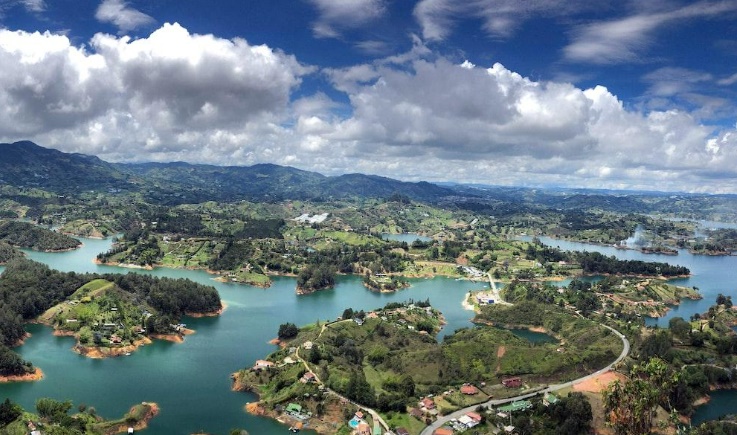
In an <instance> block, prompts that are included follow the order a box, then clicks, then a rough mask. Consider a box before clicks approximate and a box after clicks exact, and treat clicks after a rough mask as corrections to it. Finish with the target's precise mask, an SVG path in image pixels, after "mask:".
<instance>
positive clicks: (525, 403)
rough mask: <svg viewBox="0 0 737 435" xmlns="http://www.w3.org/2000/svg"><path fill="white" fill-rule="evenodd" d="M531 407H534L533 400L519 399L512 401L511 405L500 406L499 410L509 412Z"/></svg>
mask: <svg viewBox="0 0 737 435" xmlns="http://www.w3.org/2000/svg"><path fill="white" fill-rule="evenodd" d="M530 408H532V402H530V401H529V400H517V401H516V402H512V403H510V404H509V405H505V406H500V407H499V411H501V412H505V413H509V412H517V411H524V410H525V409H530Z"/></svg>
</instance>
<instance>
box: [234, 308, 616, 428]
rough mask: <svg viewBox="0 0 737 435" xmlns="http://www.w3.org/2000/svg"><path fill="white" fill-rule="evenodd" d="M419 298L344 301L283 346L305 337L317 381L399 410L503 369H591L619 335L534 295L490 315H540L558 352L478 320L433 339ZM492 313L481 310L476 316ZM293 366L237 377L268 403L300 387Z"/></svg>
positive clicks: (433, 319)
mask: <svg viewBox="0 0 737 435" xmlns="http://www.w3.org/2000/svg"><path fill="white" fill-rule="evenodd" d="M420 305H423V304H421V303H411V304H391V305H388V306H387V307H385V308H384V309H381V310H376V311H375V312H373V313H364V312H363V311H354V310H352V309H346V310H345V312H344V313H343V318H344V319H345V320H343V321H338V322H336V323H334V324H331V325H329V326H328V327H326V328H325V329H324V330H323V329H322V328H314V326H311V327H306V328H303V329H302V330H300V331H299V333H298V334H297V335H296V337H295V338H294V339H293V341H290V342H289V345H290V346H295V345H299V344H300V343H303V342H305V341H307V340H311V341H312V342H313V344H312V346H311V348H310V349H309V350H304V349H303V350H302V352H304V353H302V354H301V356H302V357H303V358H305V359H306V360H307V361H309V363H310V366H311V368H312V370H313V371H315V373H316V374H317V375H318V376H319V378H320V379H321V380H322V382H324V383H325V385H327V386H328V387H330V388H331V389H333V390H335V391H338V392H339V393H341V394H343V395H345V396H346V397H349V398H351V399H352V400H355V401H357V402H358V403H361V404H364V405H367V406H371V407H376V408H377V409H379V410H381V411H384V412H392V411H397V412H405V411H406V407H407V406H408V405H411V404H413V403H416V401H417V400H418V398H420V397H423V396H424V395H426V394H431V393H434V394H439V393H441V392H443V391H447V390H449V389H453V388H457V387H458V386H459V385H463V384H466V383H472V384H475V385H485V384H488V385H496V384H499V383H500V382H501V379H502V378H504V377H507V376H524V377H525V379H526V381H528V382H531V383H536V382H547V381H548V380H553V379H555V380H560V379H565V378H569V377H570V378H572V377H575V376H577V375H579V374H580V372H581V371H582V370H583V371H588V370H591V371H594V370H596V369H599V368H601V367H602V366H604V365H606V364H607V363H609V362H611V361H613V360H614V359H615V358H616V356H617V354H618V353H619V350H620V349H621V342H620V340H619V339H618V338H617V337H616V336H614V335H613V334H611V333H610V332H609V331H608V330H605V329H604V328H600V327H597V326H596V325H595V324H594V323H593V322H591V321H589V320H585V319H580V318H578V317H574V316H571V315H569V314H566V313H564V312H562V311H560V310H557V309H555V308H553V309H549V308H547V307H544V306H542V305H537V304H520V305H521V306H520V307H519V308H511V309H509V310H505V311H504V312H503V313H501V314H499V316H497V317H499V318H504V320H505V321H509V322H510V323H511V319H515V321H514V324H519V323H518V322H519V320H518V319H520V318H525V319H531V318H534V319H541V322H542V323H543V324H545V325H546V326H549V327H550V328H551V330H553V331H555V333H556V334H558V335H559V336H560V337H562V338H563V339H564V340H565V343H566V344H565V346H564V349H565V350H564V351H563V352H560V351H558V349H559V348H560V347H561V346H562V345H561V343H558V342H551V343H548V344H532V343H531V342H529V341H527V340H525V339H522V338H520V337H517V336H516V335H514V334H512V333H511V332H509V331H507V330H505V329H501V328H496V327H492V326H486V325H479V326H476V327H474V328H464V329H460V330H458V331H456V332H455V333H454V334H452V335H448V336H446V337H445V339H444V340H443V342H442V343H438V342H437V341H436V340H435V339H434V338H433V335H432V334H434V333H435V332H436V331H437V330H438V325H439V317H438V314H437V312H435V311H434V310H432V308H431V307H429V306H425V307H423V306H420ZM494 311H496V310H494ZM520 315H524V316H526V317H518V316H520ZM505 316H506V317H505ZM492 317H495V316H494V314H493V313H490V314H487V315H486V316H485V317H484V319H485V320H488V319H489V318H492ZM354 319H357V320H354ZM293 332H294V328H293V325H291V324H283V325H282V326H281V327H280V328H279V335H280V338H282V337H284V338H286V337H287V336H288V335H292V333H293ZM553 341H554V340H553ZM499 349H503V350H502V351H499ZM286 352H287V350H286V349H284V350H281V351H278V352H276V353H275V354H272V355H270V356H269V357H268V358H269V360H272V361H280V359H281V358H284V356H286V355H287V353H286ZM302 374H304V371H303V370H302V371H300V373H297V372H296V369H295V368H294V367H291V368H290V367H285V368H283V369H272V370H269V372H268V373H264V372H262V371H250V370H243V371H241V372H240V373H239V374H238V376H239V377H240V379H241V380H243V381H245V382H246V383H251V384H257V385H260V387H259V391H261V392H262V393H263V394H264V395H263V396H262V400H263V401H265V402H266V403H268V404H270V405H272V406H274V405H276V404H278V403H282V402H284V401H286V400H288V399H290V398H292V397H298V396H299V395H300V394H303V393H305V389H304V386H303V385H301V383H300V382H296V383H295V379H298V378H299V377H300V376H302ZM297 375H299V376H297ZM295 376H296V378H295ZM484 397H488V395H487V393H485V392H479V393H478V394H477V397H474V399H475V400H477V401H478V400H482V399H483V398H484ZM448 400H451V401H455V402H453V403H455V406H460V405H462V404H463V403H465V402H464V401H465V400H468V399H465V398H463V397H462V396H460V395H458V396H457V397H456V396H449V398H448ZM448 406H452V405H448ZM561 423H562V421H561ZM579 423H580V422H579ZM579 423H575V424H574V423H573V422H570V423H567V424H570V425H572V426H577V425H579ZM581 424H583V423H581Z"/></svg>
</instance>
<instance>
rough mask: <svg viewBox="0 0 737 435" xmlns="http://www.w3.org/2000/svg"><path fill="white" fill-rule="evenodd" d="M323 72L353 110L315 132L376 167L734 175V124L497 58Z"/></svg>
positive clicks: (633, 183)
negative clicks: (725, 125)
mask: <svg viewBox="0 0 737 435" xmlns="http://www.w3.org/2000/svg"><path fill="white" fill-rule="evenodd" d="M661 74H665V72H661ZM331 75H332V77H333V79H334V81H335V83H336V86H339V87H340V88H341V89H345V90H346V91H347V92H348V95H349V97H350V101H351V106H352V108H353V115H352V116H351V117H349V118H346V119H343V120H340V121H339V122H333V123H332V125H333V127H334V128H333V130H332V131H330V132H327V130H326V129H325V126H324V125H321V130H320V131H321V136H320V137H321V138H322V139H323V140H325V139H327V140H329V141H331V142H333V143H335V144H340V148H341V149H342V150H344V152H345V150H350V152H352V153H356V154H358V155H369V153H370V155H371V156H373V157H372V158H373V161H372V162H371V163H369V162H362V164H363V165H364V166H365V167H367V168H373V169H375V170H376V169H379V168H383V170H384V171H386V170H387V169H386V168H390V167H392V166H391V165H390V163H391V162H394V163H396V164H398V169H397V171H399V172H401V173H404V174H408V173H411V171H412V169H413V168H414V169H415V170H417V171H419V169H417V167H418V166H420V165H424V166H425V167H433V164H437V166H436V167H437V168H441V167H442V168H443V170H442V176H439V177H437V178H436V179H448V178H451V179H465V180H473V181H477V182H486V183H497V182H498V183H501V184H520V183H525V182H526V181H528V180H535V181H534V182H535V183H543V182H550V183H555V184H562V183H563V184H564V183H567V182H568V183H569V182H571V180H572V179H576V180H578V181H577V182H578V183H580V184H579V185H588V186H597V187H613V186H618V187H624V186H627V187H630V188H631V187H639V188H648V187H647V185H648V184H651V183H657V184H655V185H657V186H658V187H659V188H662V189H668V188H670V189H674V190H678V189H682V188H683V185H684V184H682V183H684V180H696V179H699V178H700V177H701V176H702V175H700V174H701V173H703V172H704V171H705V170H706V171H708V172H712V171H713V172H714V173H720V174H730V175H729V176H730V177H735V176H737V172H736V171H735V169H734V168H733V165H732V164H731V163H730V162H731V161H732V160H733V159H735V158H737V149H735V147H734V145H733V143H734V142H737V140H735V139H731V138H732V137H735V138H737V134H735V133H734V132H732V133H731V136H730V135H729V134H727V133H719V132H717V136H716V137H720V138H721V139H718V140H717V139H714V137H715V136H714V134H715V132H714V131H713V129H712V128H709V127H706V126H703V125H700V124H699V123H698V121H697V120H696V119H695V118H694V117H693V116H692V115H691V114H689V113H686V112H682V111H677V110H668V111H652V112H649V113H639V112H633V111H630V110H627V109H626V108H625V107H624V104H623V103H622V101H620V100H619V99H618V98H617V97H616V96H615V95H613V94H612V93H611V92H609V91H608V90H607V89H606V88H605V87H601V86H598V87H595V88H591V89H585V90H582V89H578V88H576V87H574V86H572V85H570V84H561V83H553V82H536V81H532V80H530V79H528V78H525V77H522V76H520V75H519V74H517V73H515V72H513V71H510V70H508V69H506V68H505V67H504V66H502V65H500V64H495V65H493V66H492V67H491V68H488V69H483V68H480V67H477V66H475V65H473V64H472V63H470V62H464V63H463V64H462V65H455V64H452V63H450V62H448V61H446V60H444V59H438V60H435V61H427V60H416V61H415V62H413V63H412V64H411V65H410V66H409V67H408V68H399V67H396V66H387V65H386V64H384V65H378V64H377V65H375V66H373V67H367V66H363V67H352V68H346V69H344V70H336V71H332V72H331ZM697 79H698V77H697ZM439 89H442V92H439V91H438V90H439ZM312 122H313V123H316V121H315V120H312ZM725 134H726V135H727V136H728V137H729V138H730V139H729V140H727V139H723V138H722V137H723V136H725ZM715 141H716V142H715ZM382 156H384V157H382ZM420 160H421V163H415V164H413V163H412V162H413V161H420ZM706 168H708V169H706ZM449 173H450V174H451V175H450V176H449V175H448V174H449ZM425 178H427V177H425ZM564 180H565V181H564ZM644 180H647V181H644ZM575 183H576V182H574V184H575ZM710 185H711V186H713V184H710ZM728 185H729V182H725V183H724V186H728ZM650 187H652V186H650ZM691 188H694V187H693V186H691ZM721 188H726V187H721ZM730 189H731V190H734V189H733V188H730Z"/></svg>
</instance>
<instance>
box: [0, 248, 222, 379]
mask: <svg viewBox="0 0 737 435" xmlns="http://www.w3.org/2000/svg"><path fill="white" fill-rule="evenodd" d="M0 297H2V298H3V300H4V301H5V303H6V307H7V308H9V309H11V310H12V311H13V312H14V314H13V315H11V316H5V317H4V318H3V341H2V343H1V344H0V352H1V353H2V354H3V355H4V358H2V362H3V364H2V367H0V375H2V376H8V377H9V378H8V379H11V380H15V379H18V378H16V377H21V379H24V380H32V379H38V378H39V376H41V374H40V373H41V372H40V371H38V372H37V371H36V369H35V368H34V367H33V366H32V364H31V363H29V362H26V361H23V360H22V359H21V358H20V357H19V356H18V355H17V354H16V353H15V352H13V351H12V350H11V349H10V348H9V347H10V346H15V345H18V344H20V343H22V340H23V339H24V338H25V337H26V335H27V334H26V332H25V330H24V328H23V323H24V322H32V321H33V322H41V323H44V324H47V325H49V326H52V327H53V328H54V330H55V334H57V335H68V336H74V337H76V339H77V344H76V345H75V346H74V350H75V351H76V352H78V353H80V354H82V355H85V356H88V357H92V358H105V357H112V356H119V355H125V354H129V353H130V352H133V351H134V350H135V349H136V348H138V347H139V346H141V345H144V344H147V343H150V342H151V338H162V339H169V340H173V341H177V340H179V341H181V339H182V337H183V336H184V335H186V334H189V333H192V331H190V330H188V329H187V328H186V325H184V324H182V323H181V322H180V319H181V317H182V316H184V315H217V314H219V313H220V312H221V311H222V308H223V305H222V302H221V301H220V296H219V295H218V293H217V291H216V290H215V288H214V287H212V286H205V285H202V284H197V283H195V282H192V281H189V280H185V279H171V278H156V277H151V276H145V275H137V274H128V275H118V274H106V275H99V274H77V273H74V272H60V271H56V270H52V269H49V268H48V267H47V266H45V265H43V264H41V263H37V262H35V261H31V260H27V259H25V258H16V259H13V260H11V261H9V262H8V264H7V266H6V269H5V271H4V273H3V274H2V275H0Z"/></svg>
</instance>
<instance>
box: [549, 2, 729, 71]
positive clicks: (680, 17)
mask: <svg viewBox="0 0 737 435" xmlns="http://www.w3.org/2000/svg"><path fill="white" fill-rule="evenodd" d="M735 11H737V2H735V1H720V2H713V1H700V2H697V3H692V4H690V5H687V6H684V7H681V8H679V9H672V10H666V11H663V10H660V9H659V10H657V11H655V12H653V11H651V10H647V11H645V12H640V13H636V14H634V15H631V16H628V17H625V18H621V19H617V20H610V21H603V22H595V23H590V24H585V25H583V26H580V27H579V28H577V29H576V30H575V31H574V33H573V42H572V43H571V44H569V45H568V46H567V47H565V48H564V50H563V51H564V54H565V57H566V58H567V59H568V60H570V61H576V62H588V63H595V64H611V63H622V62H635V61H642V60H643V59H642V57H643V55H644V54H645V53H646V52H647V49H648V48H649V47H650V45H651V44H652V42H653V38H654V37H655V35H654V33H655V31H656V30H658V29H660V28H662V27H664V26H666V25H673V24H676V23H678V22H681V21H684V20H691V19H707V18H719V17H720V16H723V15H724V14H725V13H728V12H735Z"/></svg>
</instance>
